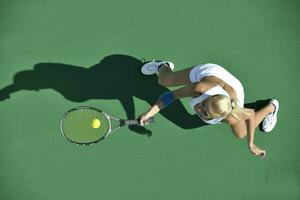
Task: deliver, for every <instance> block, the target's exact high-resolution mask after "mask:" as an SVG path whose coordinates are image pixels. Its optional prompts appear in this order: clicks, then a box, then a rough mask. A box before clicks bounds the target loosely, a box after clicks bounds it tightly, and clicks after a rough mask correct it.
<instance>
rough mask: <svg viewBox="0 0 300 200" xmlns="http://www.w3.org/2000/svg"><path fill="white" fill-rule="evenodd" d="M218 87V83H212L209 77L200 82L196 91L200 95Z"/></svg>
mask: <svg viewBox="0 0 300 200" xmlns="http://www.w3.org/2000/svg"><path fill="white" fill-rule="evenodd" d="M216 85H217V83H216V82H214V81H211V80H210V79H208V78H207V77H204V78H203V79H202V80H201V81H199V82H198V83H197V84H196V86H195V91H196V92H199V93H205V92H206V91H207V90H209V89H211V88H213V87H215V86H216Z"/></svg>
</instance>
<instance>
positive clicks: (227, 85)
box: [140, 61, 279, 157]
mask: <svg viewBox="0 0 300 200" xmlns="http://www.w3.org/2000/svg"><path fill="white" fill-rule="evenodd" d="M141 71H142V73H143V74H145V75H152V74H158V82H159V84H161V85H163V86H165V87H174V86H183V87H181V88H179V89H176V90H173V91H168V92H166V93H164V94H162V95H161V96H160V97H159V98H158V100H157V102H156V103H155V105H153V106H152V107H151V108H150V109H149V110H148V111H147V112H145V113H144V114H142V115H141V116H140V124H141V125H144V124H145V121H146V120H147V119H149V118H150V117H153V116H154V115H155V114H156V113H158V112H159V111H160V110H161V109H163V108H165V107H168V106H169V105H170V104H171V103H172V102H173V101H174V100H176V99H180V98H185V97H191V100H190V106H191V107H192V109H193V110H194V111H195V112H196V114H197V115H198V116H199V118H200V119H201V120H203V121H204V122H206V123H208V124H219V123H221V122H224V123H227V124H228V125H229V126H230V127H231V129H232V132H233V133H234V135H235V136H236V137H237V138H240V139H242V138H245V137H246V136H247V138H248V147H249V150H250V152H251V153H252V154H254V155H256V156H261V157H264V156H265V155H266V151H265V150H263V149H261V148H259V147H258V146H256V145H255V144H254V133H255V129H256V128H257V127H258V126H259V124H260V123H261V122H262V129H263V131H265V132H270V131H271V130H272V129H273V128H274V127H275V125H276V122H277V113H278V109H279V102H278V100H276V99H272V100H271V101H270V103H269V104H268V105H267V106H265V107H263V108H261V109H260V110H258V111H254V110H253V109H248V108H244V89H243V86H242V84H241V83H240V81H239V80H238V79H237V78H235V77H234V76H233V75H232V74H231V73H229V72H228V71H227V70H226V69H224V68H223V67H221V66H219V65H217V64H212V63H207V64H202V65H198V66H195V67H191V68H188V69H184V70H181V71H175V72H173V71H174V64H173V63H172V62H169V61H152V62H149V63H146V64H144V65H143V66H142V68H141Z"/></svg>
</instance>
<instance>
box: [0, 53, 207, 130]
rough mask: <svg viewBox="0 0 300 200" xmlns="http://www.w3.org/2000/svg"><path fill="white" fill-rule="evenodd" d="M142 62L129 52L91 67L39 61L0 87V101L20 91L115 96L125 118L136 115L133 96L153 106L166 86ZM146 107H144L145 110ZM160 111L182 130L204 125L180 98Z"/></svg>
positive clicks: (74, 97)
mask: <svg viewBox="0 0 300 200" xmlns="http://www.w3.org/2000/svg"><path fill="white" fill-rule="evenodd" d="M142 64H143V63H142V62H141V61H140V60H138V59H136V58H134V57H132V56H128V55H109V56H107V57H105V58H104V59H102V60H101V61H100V62H99V63H97V64H95V65H93V66H92V67H90V68H84V67H80V66H74V65H68V64H61V63H38V64H36V65H34V67H33V70H26V71H20V72H18V73H16V74H15V75H14V79H13V83H12V84H11V85H8V86H6V87H4V88H3V89H1V90H0V100H2V101H3V100H5V99H9V98H10V94H12V93H14V92H18V91H20V90H36V91H39V90H42V89H53V90H55V91H57V92H58V93H60V94H61V95H63V96H64V97H65V98H66V99H68V100H70V101H73V102H85V101H87V100H90V99H117V100H119V101H120V103H121V104H122V106H123V108H124V110H125V112H126V115H127V118H128V119H133V118H136V117H137V116H135V106H134V101H133V97H136V98H139V99H141V100H143V101H146V102H147V103H148V104H149V105H153V104H154V103H155V102H156V100H157V98H158V97H159V96H160V95H161V94H162V93H164V92H165V91H167V90H168V89H167V88H165V87H163V86H161V85H159V84H158V83H157V77H156V76H144V75H142V74H141V72H140V68H141V66H142ZM146 109H148V107H147V108H145V111H146ZM161 114H162V115H163V116H164V117H165V118H167V119H168V120H170V121H171V122H172V123H174V124H176V125H177V126H179V127H181V128H183V129H192V128H197V127H201V126H204V125H205V123H204V122H202V121H200V119H199V117H197V116H196V115H190V114H189V113H188V112H187V110H186V109H185V108H184V106H183V105H182V103H181V102H180V101H178V100H177V101H175V102H174V103H173V104H172V105H171V106H170V107H168V108H165V109H164V110H162V111H161ZM129 128H130V129H131V130H132V131H134V132H136V133H139V134H147V135H148V136H151V132H150V131H149V130H147V129H145V128H144V127H140V126H130V127H129Z"/></svg>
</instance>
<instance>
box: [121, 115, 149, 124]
mask: <svg viewBox="0 0 300 200" xmlns="http://www.w3.org/2000/svg"><path fill="white" fill-rule="evenodd" d="M121 123H122V124H123V125H126V126H130V125H140V120H139V119H133V120H124V121H123V122H121ZM152 123H154V117H151V118H149V119H147V121H146V123H145V124H152Z"/></svg>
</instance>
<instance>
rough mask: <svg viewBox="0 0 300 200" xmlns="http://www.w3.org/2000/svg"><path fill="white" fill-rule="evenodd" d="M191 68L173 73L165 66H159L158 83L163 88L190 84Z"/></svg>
mask: <svg viewBox="0 0 300 200" xmlns="http://www.w3.org/2000/svg"><path fill="white" fill-rule="evenodd" d="M192 69H193V67H190V68H187V69H183V70H180V71H176V72H173V71H172V70H171V69H170V67H169V66H168V65H167V64H163V65H162V66H160V68H159V71H158V83H159V84H160V85H163V86H165V87H175V86H180V85H188V84H191V81H190V77H189V75H190V71H191V70H192Z"/></svg>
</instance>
